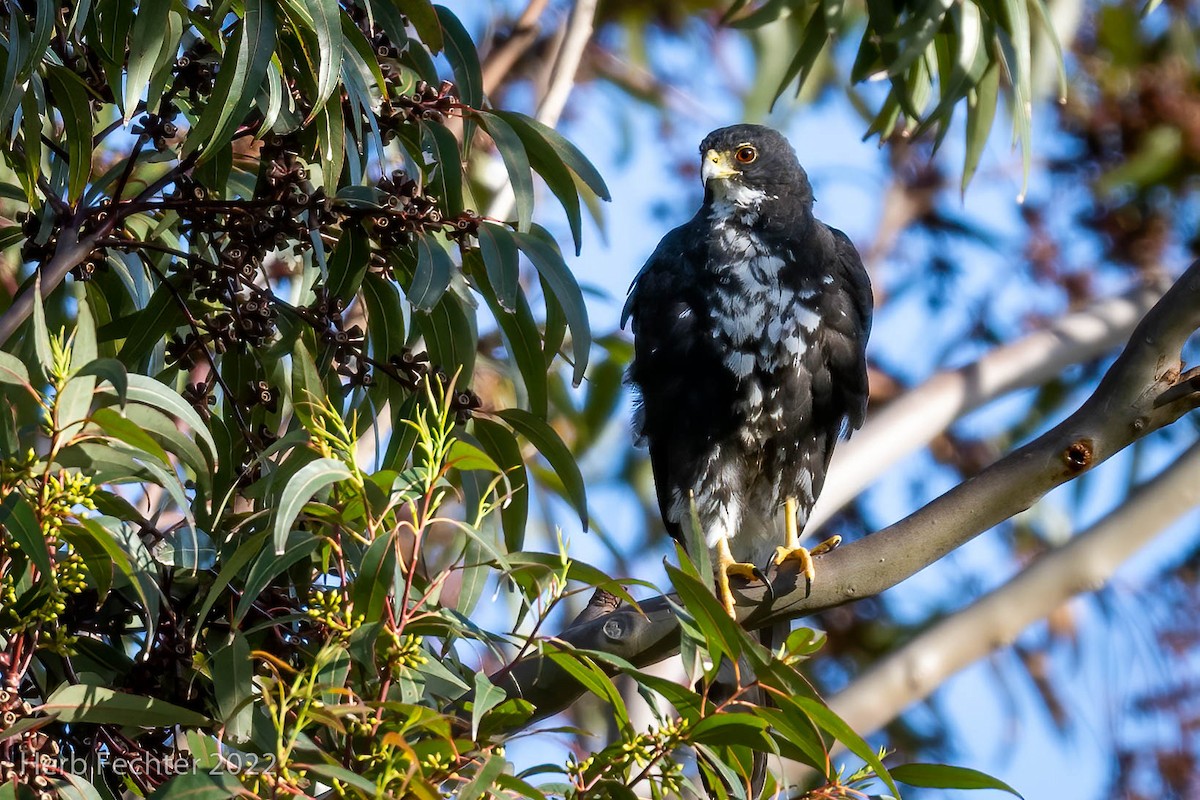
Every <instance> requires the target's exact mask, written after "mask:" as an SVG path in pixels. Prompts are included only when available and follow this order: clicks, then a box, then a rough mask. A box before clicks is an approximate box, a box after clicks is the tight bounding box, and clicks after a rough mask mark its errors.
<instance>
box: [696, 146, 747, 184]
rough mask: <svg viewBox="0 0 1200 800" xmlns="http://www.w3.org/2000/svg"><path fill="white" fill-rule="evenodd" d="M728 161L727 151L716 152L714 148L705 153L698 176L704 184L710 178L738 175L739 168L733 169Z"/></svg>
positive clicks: (716, 178) (720, 178)
mask: <svg viewBox="0 0 1200 800" xmlns="http://www.w3.org/2000/svg"><path fill="white" fill-rule="evenodd" d="M729 162H730V156H729V153H718V152H717V151H716V150H709V151H708V152H707V153H705V154H704V159H703V161H702V162H701V164H700V177H701V178H703V179H704V183H705V185H708V182H709V181H711V180H726V179H728V178H732V177H733V176H735V175H740V174H741V170H738V169H735V168H734V167H733V165H732V164H730V163H729Z"/></svg>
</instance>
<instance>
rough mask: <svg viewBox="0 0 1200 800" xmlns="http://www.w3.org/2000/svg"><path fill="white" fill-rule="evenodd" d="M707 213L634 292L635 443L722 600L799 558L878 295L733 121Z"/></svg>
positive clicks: (862, 391) (718, 143)
mask: <svg viewBox="0 0 1200 800" xmlns="http://www.w3.org/2000/svg"><path fill="white" fill-rule="evenodd" d="M700 158H701V175H702V177H703V180H704V204H703V205H702V206H701V208H700V210H699V211H698V212H697V213H696V215H695V216H694V217H692V219H691V220H690V221H688V222H687V223H685V224H683V225H681V226H680V227H678V228H675V229H674V230H672V231H671V232H670V233H668V234H667V235H666V236H664V237H663V239H662V241H661V242H660V243H659V245H658V248H657V249H655V251H654V253H653V254H652V255H651V256H650V259H649V261H647V262H646V264H645V266H643V267H642V269H641V271H640V272H639V273H638V275H637V277H636V278H635V279H634V282H633V285H632V286H631V287H630V289H629V298H628V301H627V302H626V304H625V309H624V312H623V314H622V320H621V326H622V327H624V326H625V323H626V321H627V320H628V319H629V318H632V319H633V333H634V360H633V363H632V365H631V366H630V369H629V375H628V378H629V382H630V383H631V384H632V385H633V386H634V388H635V389H636V392H637V394H636V406H635V414H634V432H635V434H636V435H637V436H638V438H639V439H640V440H643V441H644V442H645V443H646V444H648V445H649V449H650V461H651V465H652V467H653V472H654V482H655V487H656V490H657V494H658V503H659V509H660V511H661V512H662V516H663V520H664V522H665V523H666V527H667V530H668V532H670V533H671V535H672V536H674V537H675V538H676V539H679V540H681V541H682V526H683V524H684V523H685V520H687V519H688V518H689V515H690V513H691V511H690V509H691V504H692V503H693V502H694V503H695V509H696V514H697V517H698V519H699V522H700V528H701V531H702V532H703V534H704V537H705V540H706V542H707V545H708V547H709V548H710V549H711V550H713V551H714V560H715V562H716V571H717V575H716V577H717V583H718V589H719V592H720V598H721V601H722V603H723V604H724V606H725V608H726V610H727V611H728V612H729V613H730V614H731V615H732V614H733V613H734V601H733V594H732V592H731V591H730V588H729V576H730V575H742V576H747V577H749V576H759V577H761V574H762V573H761V571H760V568H765V567H767V566H768V564H769V563H771V562H773V563H775V564H780V563H783V562H784V561H787V560H791V559H795V560H797V561H799V562H800V569H801V570H802V571H803V573H804V575H805V579H806V581H807V587H808V590H809V591H811V587H812V580H813V575H814V571H813V564H812V557H811V556H812V555H813V554H817V553H819V552H823V551H825V550H828V549H832V547H834V546H836V544H837V537H834V539H831V540H828V541H827V542H823V543H822V544H821V545H819V546H818V547H817V548H814V549H813V551H812V552H811V553H810V552H809V551H808V550H806V549H805V548H803V547H801V546H800V543H799V536H800V532H801V531H802V530H803V528H804V524H805V522H806V520H807V519H808V515H809V512H810V511H811V510H812V507H813V504H814V503H815V502H816V499H817V495H818V494H819V493H820V491H821V487H822V485H823V484H824V481H825V472H826V469H827V468H828V466H829V458H830V455H831V454H832V452H833V448H834V445H835V443H836V442H837V439H838V437H839V436H840V435H841V434H842V433H843V432H845V433H847V434H848V433H849V432H850V430H852V429H856V428H858V427H859V426H861V425H862V422H863V416H864V414H865V413H866V405H867V368H866V353H865V348H866V343H867V336H868V333H869V332H870V327H871V285H870V281H869V279H868V277H867V273H866V270H865V269H864V268H863V264H862V260H861V259H860V258H859V255H858V253H857V252H856V251H855V249H854V245H853V244H851V242H850V239H849V238H848V237H847V236H846V235H845V234H844V233H842V232H841V231H839V230H835V229H833V228H830V227H829V226H827V225H825V224H824V223H822V222H820V221H819V220H817V219H815V218H814V217H813V195H812V187H811V186H810V185H809V182H808V176H807V174H806V173H805V172H804V169H803V168H802V167H801V166H800V163H799V161H798V160H797V158H796V154H795V152H794V151H793V149H792V147H791V145H790V144H789V143H788V141H787V139H785V138H784V137H783V135H781V134H780V133H779V132H777V131H775V130H772V129H771V128H767V127H763V126H760V125H733V126H731V127H727V128H721V129H719V130H716V131H713V132H712V133H710V134H709V135H708V136H707V137H706V138H705V139H704V141H703V143H701V145H700Z"/></svg>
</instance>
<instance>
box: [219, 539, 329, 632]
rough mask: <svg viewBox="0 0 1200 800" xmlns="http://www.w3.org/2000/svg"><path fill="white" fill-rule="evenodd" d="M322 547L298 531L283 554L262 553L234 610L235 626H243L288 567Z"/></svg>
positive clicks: (315, 540)
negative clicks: (256, 601) (263, 596)
mask: <svg viewBox="0 0 1200 800" xmlns="http://www.w3.org/2000/svg"><path fill="white" fill-rule="evenodd" d="M320 545H321V540H320V539H318V538H316V537H315V536H313V535H311V534H309V533H306V532H304V531H297V533H296V535H294V536H291V537H289V539H288V541H287V542H286V543H285V546H284V549H283V551H282V552H277V551H275V550H273V549H268V550H264V551H262V553H260V554H259V556H258V560H257V561H255V562H254V566H253V567H251V568H250V574H249V575H247V576H246V584H245V586H244V587H243V590H242V595H241V598H240V599H239V600H238V604H237V607H236V608H234V610H233V624H234V625H239V624H241V621H242V618H243V617H245V616H246V612H247V611H249V610H250V607H251V606H253V605H254V601H255V600H257V599H258V595H259V594H260V593H261V592H262V591H263V590H264V589H266V588H267V585H268V584H270V583H271V581H273V580H274V579H275V578H276V577H277V576H278V575H280V574H281V573H282V572H283V571H284V570H286V569H287V568H288V567H290V566H292V565H293V564H296V563H298V562H300V561H302V560H303V559H305V558H308V557H309V556H311V555H312V553H313V551H314V550H316V549H317V548H318V547H319V546H320ZM221 572H222V574H224V572H225V570H223V569H222V570H221Z"/></svg>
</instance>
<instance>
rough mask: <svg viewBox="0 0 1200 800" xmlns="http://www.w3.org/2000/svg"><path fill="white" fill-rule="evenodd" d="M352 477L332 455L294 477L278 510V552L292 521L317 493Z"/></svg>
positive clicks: (283, 495) (277, 507)
mask: <svg viewBox="0 0 1200 800" xmlns="http://www.w3.org/2000/svg"><path fill="white" fill-rule="evenodd" d="M350 476H351V473H350V469H349V467H347V466H346V465H345V464H343V463H342V462H341V461H338V460H336V459H333V458H318V459H317V460H316V461H313V462H310V463H308V464H305V465H304V466H303V467H301V468H300V469H299V471H297V472H296V474H295V475H293V476H292V479H291V480H290V481H288V483H287V486H285V487H284V489H283V494H282V496H281V497H280V498H279V504H278V506H276V510H275V523H274V527H273V530H274V537H273V538H274V541H275V552H276V553H277V554H280V555H282V554H283V551H284V546H285V545H286V543H287V539H288V533H289V532H290V531H291V529H292V523H293V522H295V521H296V517H298V516H300V511H301V510H302V509H303V508H304V506H305V504H306V503H308V501H309V500H311V499H312V498H313V495H315V494H316V493H317V492H319V491H321V490H322V489H324V488H325V487H327V486H330V485H332V484H334V483H337V482H338V481H343V480H346V479H347V478H349V477H350Z"/></svg>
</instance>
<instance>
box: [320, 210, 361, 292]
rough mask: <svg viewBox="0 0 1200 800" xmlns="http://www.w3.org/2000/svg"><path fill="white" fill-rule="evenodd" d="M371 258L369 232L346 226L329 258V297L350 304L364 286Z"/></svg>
mask: <svg viewBox="0 0 1200 800" xmlns="http://www.w3.org/2000/svg"><path fill="white" fill-rule="evenodd" d="M370 257H371V242H370V240H369V239H368V238H367V232H366V231H365V230H363V227H362V226H361V225H353V224H347V225H345V226H344V227H343V229H342V235H341V236H339V237H338V242H337V244H336V245H334V248H333V252H332V253H331V254H330V256H329V263H328V266H329V280H328V282H327V284H328V288H329V296H330V297H336V298H339V299H341V300H343V301H345V302H346V303H347V304H349V303H350V300H351V299H352V298H353V297H354V295H355V294H356V293H357V292H358V289H359V287H360V286H361V285H362V282H363V276H365V275H366V273H367V264H368V262H369V261H370Z"/></svg>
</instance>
